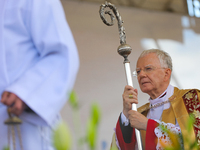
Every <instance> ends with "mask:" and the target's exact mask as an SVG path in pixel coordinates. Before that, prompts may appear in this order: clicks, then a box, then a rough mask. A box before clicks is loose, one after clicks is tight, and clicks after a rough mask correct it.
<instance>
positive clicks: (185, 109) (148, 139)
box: [111, 87, 200, 150]
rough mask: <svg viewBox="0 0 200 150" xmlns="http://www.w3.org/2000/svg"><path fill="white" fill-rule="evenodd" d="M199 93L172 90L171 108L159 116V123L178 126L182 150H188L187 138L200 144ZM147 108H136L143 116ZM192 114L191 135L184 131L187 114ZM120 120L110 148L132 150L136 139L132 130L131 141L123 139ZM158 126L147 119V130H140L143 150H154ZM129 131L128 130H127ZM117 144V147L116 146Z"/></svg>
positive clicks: (146, 112) (188, 90) (146, 105)
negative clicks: (193, 119)
mask: <svg viewBox="0 0 200 150" xmlns="http://www.w3.org/2000/svg"><path fill="white" fill-rule="evenodd" d="M199 97H200V91H199V90H196V89H192V90H191V89H187V90H179V89H178V88H176V87H175V88H174V94H173V95H172V96H171V97H170V98H169V101H170V104H171V106H170V107H169V108H168V109H165V110H164V111H163V113H162V116H161V121H163V122H165V123H171V124H174V125H175V124H176V121H177V122H178V125H179V126H180V129H181V133H182V136H183V144H184V149H189V147H188V145H187V143H186V142H184V141H186V139H187V138H188V136H189V138H190V139H191V140H193V141H195V140H197V141H198V143H199V144H200V101H199ZM148 106H149V103H147V104H145V105H143V106H141V107H140V108H138V111H139V112H141V113H142V114H143V115H145V116H147V114H148V111H144V110H145V109H146V108H147V107H148ZM190 113H192V114H194V116H195V119H196V121H195V123H194V128H193V131H192V132H191V133H188V131H187V130H186V126H187V122H188V119H189V114H190ZM120 121H121V120H120V118H119V120H118V122H117V125H116V132H115V134H116V135H115V134H114V135H113V138H115V139H113V140H112V144H111V147H112V146H113V147H117V145H118V146H119V147H120V148H121V150H134V149H135V144H136V137H135V133H134V129H133V130H132V136H131V140H129V141H128V143H127V140H126V139H125V137H124V135H125V134H124V133H123V127H122V125H121V126H120ZM158 125H159V124H158V123H157V122H156V121H154V120H152V119H149V121H148V124H147V130H146V131H142V130H141V137H142V144H143V149H145V150H156V145H157V137H156V135H155V132H154V131H155V128H156V127H157V126H158ZM129 131H130V130H129ZM116 143H117V145H116Z"/></svg>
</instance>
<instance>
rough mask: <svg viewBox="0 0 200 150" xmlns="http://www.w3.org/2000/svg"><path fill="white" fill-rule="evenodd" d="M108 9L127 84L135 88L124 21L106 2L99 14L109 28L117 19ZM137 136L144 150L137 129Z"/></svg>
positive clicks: (112, 16) (140, 148)
mask: <svg viewBox="0 0 200 150" xmlns="http://www.w3.org/2000/svg"><path fill="white" fill-rule="evenodd" d="M106 7H108V8H110V9H111V10H112V11H113V13H114V15H115V16H116V18H117V21H118V29H119V36H120V46H119V47H118V49H117V51H118V53H119V55H121V56H123V57H124V62H123V63H124V67H125V73H126V80H127V84H128V85H130V86H132V87H133V81H132V76H131V69H130V61H129V60H128V55H129V54H130V53H131V50H132V49H131V47H130V46H129V45H128V44H126V35H125V29H124V27H123V20H122V19H121V16H120V14H119V12H118V10H117V8H116V7H115V6H114V5H113V4H111V3H109V2H105V4H102V5H101V6H100V10H99V14H100V17H101V19H102V20H103V22H104V23H105V24H106V25H108V26H112V25H114V19H115V17H114V15H113V13H112V12H111V11H109V10H106V11H105V8H106ZM105 14H108V15H110V18H111V22H110V23H109V22H108V21H107V20H106V18H105ZM132 110H135V111H137V107H136V104H132ZM135 134H136V139H137V144H138V145H137V146H138V150H142V141H141V135H140V131H139V130H137V129H135Z"/></svg>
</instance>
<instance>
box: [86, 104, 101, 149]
mask: <svg viewBox="0 0 200 150" xmlns="http://www.w3.org/2000/svg"><path fill="white" fill-rule="evenodd" d="M90 112H91V113H90V118H89V120H88V123H87V129H86V131H87V134H86V139H87V142H88V145H89V147H90V149H91V150H94V149H95V147H96V141H97V128H98V124H99V121H100V116H101V114H100V108H99V106H98V105H97V104H96V103H93V104H92V106H91V111H90Z"/></svg>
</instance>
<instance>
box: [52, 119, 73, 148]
mask: <svg viewBox="0 0 200 150" xmlns="http://www.w3.org/2000/svg"><path fill="white" fill-rule="evenodd" d="M53 140H54V146H55V148H56V149H57V150H70V149H71V146H72V138H71V134H70V130H69V128H68V127H67V125H66V124H65V123H64V122H60V124H59V125H58V126H57V128H56V129H55V130H54V133H53Z"/></svg>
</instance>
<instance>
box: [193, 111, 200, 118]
mask: <svg viewBox="0 0 200 150" xmlns="http://www.w3.org/2000/svg"><path fill="white" fill-rule="evenodd" d="M193 114H194V116H195V118H198V119H200V112H199V111H198V110H194V111H193Z"/></svg>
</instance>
